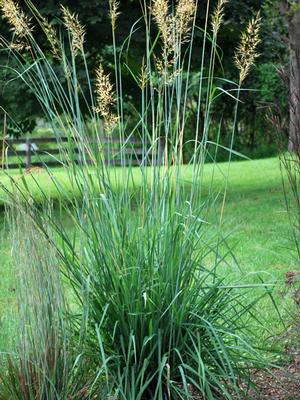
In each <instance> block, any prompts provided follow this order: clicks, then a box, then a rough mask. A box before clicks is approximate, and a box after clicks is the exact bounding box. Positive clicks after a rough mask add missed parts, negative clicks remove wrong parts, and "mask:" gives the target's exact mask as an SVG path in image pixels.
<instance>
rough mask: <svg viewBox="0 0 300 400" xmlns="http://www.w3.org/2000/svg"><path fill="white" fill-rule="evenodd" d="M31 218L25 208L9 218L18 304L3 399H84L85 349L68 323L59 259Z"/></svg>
mask: <svg viewBox="0 0 300 400" xmlns="http://www.w3.org/2000/svg"><path fill="white" fill-rule="evenodd" d="M30 214H31V211H29V210H27V211H26V208H24V205H19V207H18V208H17V209H15V208H14V209H13V210H10V213H9V218H10V237H11V243H12V254H13V259H12V268H13V274H14V275H15V277H14V280H15V286H16V289H15V290H16V297H17V304H16V309H14V310H12V312H13V315H14V317H15V318H14V319H12V321H11V326H10V336H11V338H10V342H11V344H10V347H11V350H10V351H7V352H6V354H3V355H2V356H3V357H4V358H5V360H6V362H4V365H5V366H6V369H5V370H3V369H1V373H0V398H1V399H3V400H4V399H5V400H7V399H22V400H23V399H24V400H27V399H28V400H30V399H45V400H46V399H47V400H54V399H62V398H65V399H67V398H72V399H74V400H75V399H78V400H79V399H84V398H87V397H88V395H89V394H90V391H89V387H88V386H85V385H84V383H83V382H84V378H85V377H86V375H84V376H83V375H81V373H82V371H81V372H80V373H78V367H79V366H80V364H81V362H82V361H81V359H80V353H79V349H80V345H79V340H78V341H77V342H75V341H74V340H73V339H74V336H72V331H71V322H70V320H69V319H68V318H67V313H68V308H67V303H66V300H65V293H64V289H63V283H62V279H61V274H60V270H59V261H58V257H57V254H56V251H55V248H54V247H53V246H52V245H51V238H50V237H48V238H47V237H46V236H41V234H40V232H39V230H38V229H36V227H35V224H34V222H33V221H32V219H31V216H30ZM75 348H76V349H77V351H75ZM86 379H87V378H86ZM85 383H86V384H87V383H88V381H87V380H86V382H85Z"/></svg>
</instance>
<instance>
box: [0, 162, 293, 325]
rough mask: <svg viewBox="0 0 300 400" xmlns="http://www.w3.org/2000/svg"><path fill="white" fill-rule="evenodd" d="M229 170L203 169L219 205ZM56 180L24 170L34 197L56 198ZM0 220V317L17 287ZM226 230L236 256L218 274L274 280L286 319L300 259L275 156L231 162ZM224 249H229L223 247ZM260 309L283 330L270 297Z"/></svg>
mask: <svg viewBox="0 0 300 400" xmlns="http://www.w3.org/2000/svg"><path fill="white" fill-rule="evenodd" d="M227 171H228V164H227V163H221V164H218V165H217V166H214V165H212V164H211V165H210V164H208V165H206V166H205V169H204V174H203V176H204V181H203V191H204V195H206V194H207V193H208V191H209V185H210V182H211V176H212V174H213V175H214V177H215V178H214V187H213V191H214V193H215V194H217V193H218V192H220V196H219V197H220V200H219V201H217V202H216V205H217V208H218V209H220V206H221V203H222V195H221V194H222V193H223V189H224V182H225V176H226V174H227ZM52 173H53V177H54V181H56V182H57V183H58V184H59V185H61V187H62V188H63V189H64V191H65V193H66V195H67V193H69V192H70V191H71V190H72V187H71V185H70V184H69V181H68V177H67V174H66V172H65V171H64V169H63V168H58V169H53V170H52ZM114 173H115V174H116V178H115V179H116V181H118V176H119V174H120V173H119V171H118V170H115V171H114ZM10 176H11V177H13V178H14V179H17V180H18V182H20V184H23V183H22V179H21V177H20V173H19V171H12V172H11V173H10ZM183 179H184V181H185V182H186V183H188V182H189V181H190V179H191V169H190V168H189V167H188V166H187V167H185V168H184V172H183ZM139 180H140V174H139V171H138V169H135V170H133V181H134V184H133V186H134V185H137V186H138V184H139ZM0 181H1V183H2V185H4V186H6V187H7V188H9V187H10V177H9V176H8V175H6V174H4V173H1V174H0ZM54 181H53V180H51V179H50V178H49V175H48V174H47V172H45V171H43V170H37V171H33V172H32V176H31V175H26V182H27V185H28V188H29V190H30V192H31V194H32V196H33V197H36V198H40V197H42V196H41V195H40V189H41V188H42V189H43V191H44V192H45V193H46V194H47V195H48V196H50V197H51V198H53V199H56V198H58V190H57V188H56V187H55V183H54ZM0 198H1V202H2V204H3V203H4V202H5V199H6V195H5V193H4V191H3V189H2V190H1V192H0ZM1 221H2V223H1V225H2V240H1V244H0V245H1V267H0V268H1V281H0V312H1V315H0V317H1V318H2V319H3V317H4V316H5V312H6V309H7V307H8V305H9V304H11V303H13V302H14V287H13V281H12V277H11V275H10V257H11V255H10V252H11V249H10V247H11V246H10V242H9V240H8V236H7V228H6V225H5V224H4V222H3V221H4V218H3V217H2V219H1ZM222 232H223V235H224V236H228V240H227V242H228V245H229V247H230V248H231V249H232V250H233V254H234V257H233V256H231V255H229V256H228V257H227V258H226V263H222V264H221V265H220V271H219V272H220V274H221V275H222V276H224V278H225V279H226V282H230V283H240V282H243V283H260V282H261V280H263V281H264V282H265V283H267V284H275V285H276V286H275V288H274V290H273V296H274V298H275V300H276V302H277V304H278V307H279V310H280V312H282V315H283V318H284V319H286V320H287V319H288V314H287V312H286V310H287V309H288V308H290V307H291V301H290V300H289V299H288V298H286V297H282V296H281V291H282V289H284V281H285V274H286V273H287V272H288V271H294V270H299V265H298V263H297V256H296V252H295V246H294V244H293V242H292V239H291V234H290V227H289V223H288V218H287V214H286V210H285V204H284V196H283V193H282V184H281V173H280V167H279V160H278V159H277V158H271V159H264V160H255V161H236V162H233V163H232V164H231V167H230V176H229V187H228V192H227V198H226V207H225V211H224V221H223V223H222ZM24 234H26V232H24ZM222 247H224V246H222ZM222 250H223V252H224V253H225V252H226V249H225V247H224V248H223V249H222ZM249 296H253V291H250V292H249ZM260 311H263V312H262V313H260V314H261V315H262V316H263V318H265V322H266V324H267V325H268V326H269V328H270V332H272V331H273V332H275V331H276V332H278V331H280V329H281V327H282V326H281V325H280V324H279V317H278V315H277V312H276V310H275V308H274V306H273V304H272V301H271V300H270V298H267V299H265V300H264V301H263V303H261V305H260Z"/></svg>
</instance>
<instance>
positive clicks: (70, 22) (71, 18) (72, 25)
mask: <svg viewBox="0 0 300 400" xmlns="http://www.w3.org/2000/svg"><path fill="white" fill-rule="evenodd" d="M61 10H62V13H63V21H64V24H65V26H66V28H67V29H68V31H69V32H70V34H71V36H72V51H73V53H74V54H75V55H76V54H77V52H78V51H81V50H82V47H83V43H84V38H85V28H84V26H83V25H81V23H80V22H79V18H78V15H76V14H74V13H71V11H70V10H69V9H68V8H66V7H64V6H61Z"/></svg>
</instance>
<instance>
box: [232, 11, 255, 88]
mask: <svg viewBox="0 0 300 400" xmlns="http://www.w3.org/2000/svg"><path fill="white" fill-rule="evenodd" d="M260 27H261V16H260V13H257V15H256V17H255V18H252V19H251V20H250V21H249V24H248V26H247V28H246V30H245V32H243V33H242V37H241V42H240V44H239V46H238V48H237V50H236V52H235V56H234V61H235V65H236V66H237V68H238V70H239V71H240V83H242V82H243V81H244V80H245V79H246V77H247V75H248V74H249V71H250V68H251V67H252V66H253V65H254V64H255V60H256V58H257V57H259V54H258V52H257V47H258V45H259V43H260V37H259V32H260Z"/></svg>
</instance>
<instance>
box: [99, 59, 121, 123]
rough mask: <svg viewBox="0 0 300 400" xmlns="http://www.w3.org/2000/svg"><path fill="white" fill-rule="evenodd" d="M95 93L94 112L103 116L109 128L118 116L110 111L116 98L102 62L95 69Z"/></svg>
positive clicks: (116, 120)
mask: <svg viewBox="0 0 300 400" xmlns="http://www.w3.org/2000/svg"><path fill="white" fill-rule="evenodd" d="M96 93H97V106H96V107H95V112H96V113H99V114H100V115H101V116H102V117H103V119H104V122H105V126H106V128H107V129H108V130H111V129H113V127H114V126H115V125H116V123H117V122H118V117H117V116H116V115H114V114H113V113H112V111H111V108H112V106H113V105H114V104H115V101H116V99H115V92H114V89H113V85H112V83H111V81H110V77H109V75H108V74H105V72H104V68H103V66H102V64H100V65H99V67H98V68H97V70H96Z"/></svg>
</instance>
